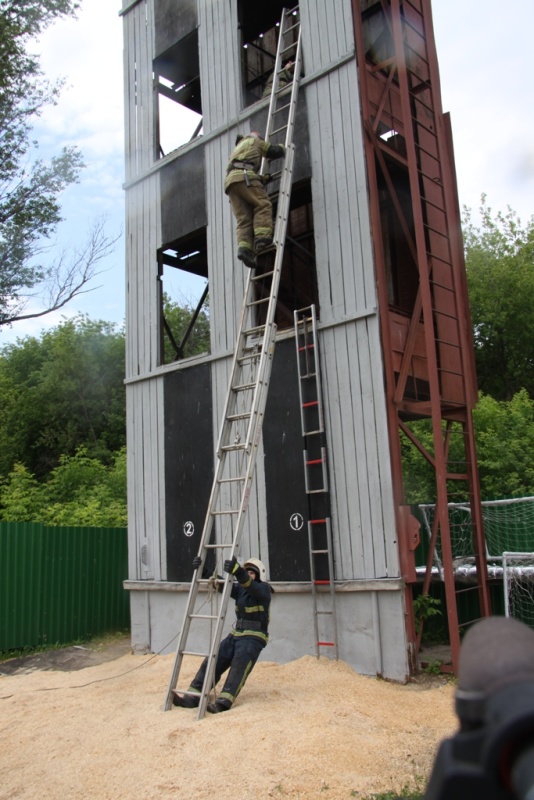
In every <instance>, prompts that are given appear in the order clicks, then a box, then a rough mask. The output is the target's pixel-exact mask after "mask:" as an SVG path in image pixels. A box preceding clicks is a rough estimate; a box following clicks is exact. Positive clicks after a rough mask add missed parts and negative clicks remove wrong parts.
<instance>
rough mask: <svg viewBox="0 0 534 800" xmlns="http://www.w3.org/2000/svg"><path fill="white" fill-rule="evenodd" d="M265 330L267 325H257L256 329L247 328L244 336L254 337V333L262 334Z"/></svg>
mask: <svg viewBox="0 0 534 800" xmlns="http://www.w3.org/2000/svg"><path fill="white" fill-rule="evenodd" d="M264 330H265V325H257V326H256V327H255V328H247V329H246V330H245V331H243V335H244V336H252V334H253V333H260V331H264Z"/></svg>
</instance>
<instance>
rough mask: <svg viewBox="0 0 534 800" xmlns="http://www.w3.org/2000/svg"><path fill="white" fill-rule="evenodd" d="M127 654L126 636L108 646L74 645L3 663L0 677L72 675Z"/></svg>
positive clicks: (127, 641) (129, 648)
mask: <svg viewBox="0 0 534 800" xmlns="http://www.w3.org/2000/svg"><path fill="white" fill-rule="evenodd" d="M131 651H132V648H131V644H130V638H129V636H128V637H125V638H124V639H121V640H120V641H114V642H112V643H102V644H97V645H91V644H87V645H77V644H76V645H72V646H71V647H63V648H61V649H59V650H45V651H43V652H42V653H35V654H34V655H29V656H23V657H22V658H12V659H11V660H9V661H3V662H1V663H0V675H16V674H21V673H28V672H35V671H36V670H57V671H59V672H76V671H77V670H79V669H85V668H86V667H95V666H97V665H98V664H104V663H105V662H106V661H114V660H115V659H116V658H120V657H121V656H124V655H126V654H127V653H131Z"/></svg>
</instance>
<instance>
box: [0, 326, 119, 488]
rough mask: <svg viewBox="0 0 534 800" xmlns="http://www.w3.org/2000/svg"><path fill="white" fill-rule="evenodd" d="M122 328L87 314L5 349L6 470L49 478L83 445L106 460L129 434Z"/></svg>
mask: <svg viewBox="0 0 534 800" xmlns="http://www.w3.org/2000/svg"><path fill="white" fill-rule="evenodd" d="M125 411H126V409H125V389H124V332H123V331H122V330H121V331H116V330H115V325H112V324H111V323H107V322H102V321H99V322H92V321H90V320H89V319H87V317H85V316H78V317H76V318H75V319H73V320H68V321H65V322H63V323H62V324H61V325H59V326H58V327H57V328H54V329H52V330H50V331H47V332H45V333H42V334H41V338H40V339H36V338H34V337H29V336H28V337H25V338H24V339H22V340H18V341H17V343H16V344H8V345H5V346H4V348H3V349H2V351H1V353H0V440H1V441H2V448H1V450H0V475H4V476H6V475H7V474H8V473H9V472H10V471H11V470H12V469H13V465H14V464H15V463H21V464H23V465H24V466H25V467H26V468H27V469H28V470H29V471H30V472H31V473H32V474H33V475H35V476H36V477H37V478H38V479H40V480H41V479H43V478H44V477H45V476H46V475H47V474H48V473H49V472H50V471H51V470H53V469H55V468H56V467H57V466H58V464H59V463H60V460H61V456H73V455H74V453H75V452H76V451H77V450H78V448H80V447H82V446H83V447H85V448H86V450H87V452H88V454H89V456H90V457H92V458H98V459H99V460H101V461H102V462H103V463H107V462H109V461H110V459H111V458H112V454H113V453H114V452H116V451H118V450H119V449H120V448H121V447H122V446H123V445H124V444H125V438H126V433H125V432H126V424H125V415H126V414H125Z"/></svg>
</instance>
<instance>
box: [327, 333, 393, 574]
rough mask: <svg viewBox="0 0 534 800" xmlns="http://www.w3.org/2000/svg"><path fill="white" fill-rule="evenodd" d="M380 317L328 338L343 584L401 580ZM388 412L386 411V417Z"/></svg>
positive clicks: (335, 505) (333, 467)
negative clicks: (378, 345) (376, 362)
mask: <svg viewBox="0 0 534 800" xmlns="http://www.w3.org/2000/svg"><path fill="white" fill-rule="evenodd" d="M373 340H375V341H376V342H378V328H377V326H376V324H375V319H374V318H373V317H371V318H368V319H362V320H359V321H356V322H353V323H348V324H347V325H342V326H338V327H336V328H333V329H327V330H325V331H323V332H322V334H321V352H322V358H323V375H324V384H325V386H328V392H327V393H326V398H325V414H326V418H327V433H328V437H329V441H328V452H329V457H330V475H331V480H332V487H331V496H332V505H333V511H332V516H333V519H334V521H335V525H334V531H335V534H336V535H335V539H336V541H335V549H336V562H337V567H336V577H337V578H338V579H346V580H350V579H354V578H355V579H371V578H383V577H397V576H398V558H397V551H396V545H395V538H396V537H395V525H394V514H393V494H392V488H391V479H390V478H389V480H388V471H389V456H388V453H389V451H388V447H387V440H386V441H384V436H383V429H384V428H385V427H386V415H385V407H384V408H383V406H384V402H383V388H382V387H381V386H380V383H381V382H380V381H379V380H378V381H374V380H373V379H372V378H371V374H372V372H373V371H375V370H376V371H378V372H380V369H381V367H380V366H378V367H377V368H375V367H374V366H373V359H374V358H375V355H374V353H373V350H374V349H375V348H374V347H373V345H372V341H373ZM381 409H382V411H381Z"/></svg>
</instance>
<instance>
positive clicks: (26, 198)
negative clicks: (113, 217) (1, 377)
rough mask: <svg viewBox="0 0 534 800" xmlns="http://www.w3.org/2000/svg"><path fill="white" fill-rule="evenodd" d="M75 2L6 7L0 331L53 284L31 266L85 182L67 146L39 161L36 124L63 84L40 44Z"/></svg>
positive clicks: (6, 1) (0, 32) (0, 72)
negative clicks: (52, 74)
mask: <svg viewBox="0 0 534 800" xmlns="http://www.w3.org/2000/svg"><path fill="white" fill-rule="evenodd" d="M78 5H79V3H78V2H75V1H74V0H25V2H20V0H0V324H2V323H3V322H5V321H6V320H10V319H11V320H12V319H16V318H17V317H16V313H17V310H18V309H20V307H21V305H23V297H24V295H25V293H26V292H27V290H28V289H31V288H32V287H34V286H35V285H36V284H38V283H40V282H42V281H43V280H45V279H46V278H47V277H50V274H49V270H48V269H47V268H45V267H44V266H43V265H42V264H39V263H35V261H33V260H32V262H31V263H30V259H31V258H32V257H34V258H35V256H36V254H37V253H38V252H39V251H38V247H37V245H36V243H37V241H38V240H39V239H41V238H42V237H49V236H50V235H51V233H53V231H54V230H55V228H56V226H57V224H58V222H59V221H60V219H61V215H60V205H59V202H58V197H59V195H60V194H61V192H62V191H63V189H65V187H67V186H69V185H70V184H71V183H73V182H76V181H77V180H78V175H79V172H80V169H81V168H82V166H83V164H82V158H81V155H80V153H79V152H78V150H77V149H76V148H74V147H65V148H63V150H62V152H61V153H60V154H59V155H56V156H55V157H53V158H52V159H51V160H50V161H49V162H48V163H46V162H44V161H42V160H40V159H37V158H36V155H35V146H36V145H35V143H34V142H31V141H30V133H31V125H32V123H33V121H34V119H35V117H36V116H38V115H39V114H40V113H41V111H42V109H43V108H44V106H46V105H48V104H53V103H54V102H55V101H56V98H57V96H58V94H59V91H60V89H61V83H60V82H58V83H56V84H54V85H51V84H49V83H48V82H47V81H46V80H45V79H44V78H43V74H42V72H41V69H40V65H39V60H38V58H37V57H36V56H35V55H33V54H31V53H30V52H29V51H28V46H29V44H30V42H31V40H32V39H34V38H35V37H37V36H38V34H39V33H40V32H41V31H42V30H43V29H44V28H46V27H47V26H48V25H49V24H50V23H51V22H52V21H53V20H54V19H56V18H57V17H60V16H64V15H71V14H73V13H74V11H75V10H76V8H77V7H78Z"/></svg>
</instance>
